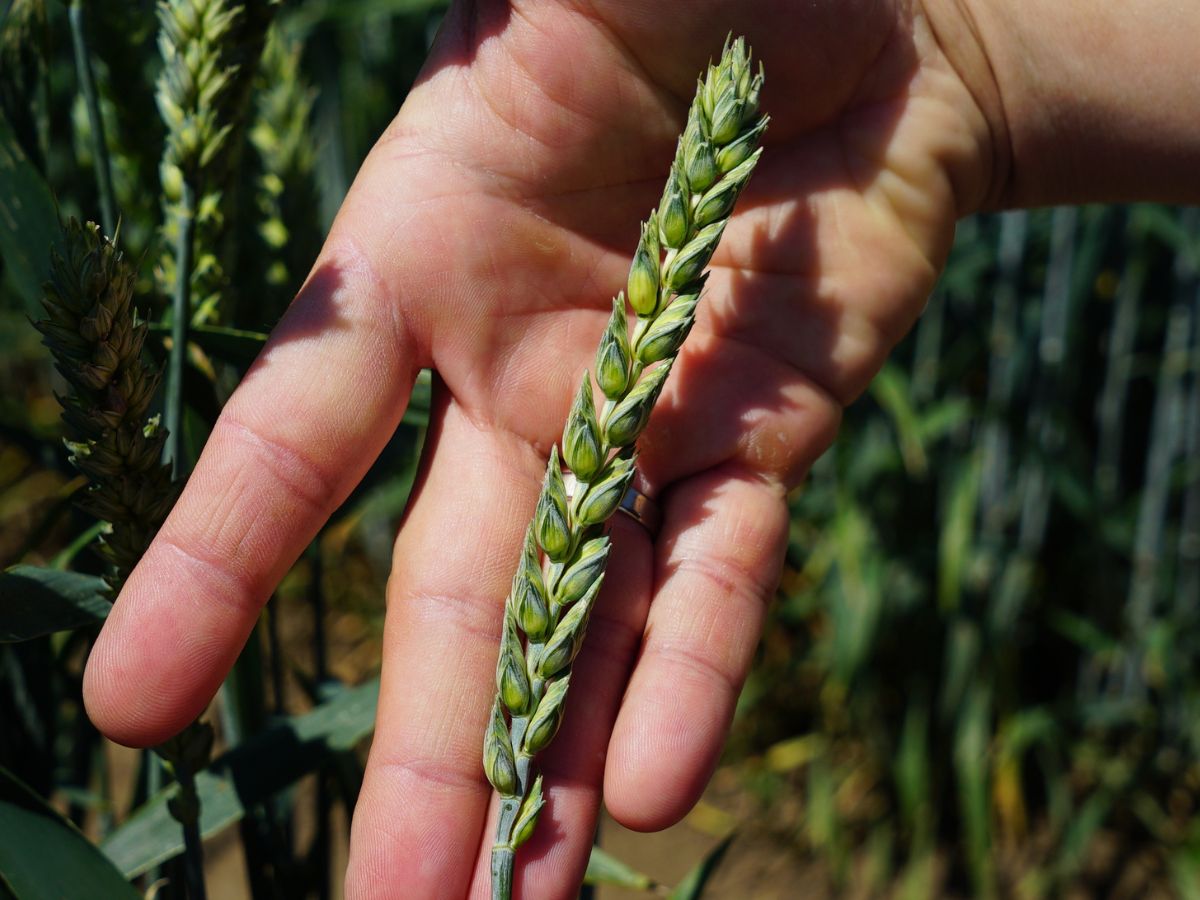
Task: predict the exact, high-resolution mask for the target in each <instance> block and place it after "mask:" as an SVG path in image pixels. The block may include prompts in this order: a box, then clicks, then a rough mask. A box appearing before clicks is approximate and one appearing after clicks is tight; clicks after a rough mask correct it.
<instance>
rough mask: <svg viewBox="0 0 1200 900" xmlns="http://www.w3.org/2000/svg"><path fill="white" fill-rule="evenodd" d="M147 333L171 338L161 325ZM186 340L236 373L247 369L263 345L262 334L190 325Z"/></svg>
mask: <svg viewBox="0 0 1200 900" xmlns="http://www.w3.org/2000/svg"><path fill="white" fill-rule="evenodd" d="M150 330H151V331H153V332H156V333H157V334H159V335H160V336H162V337H163V338H167V337H170V335H171V326H170V325H164V324H162V323H156V324H154V325H151V326H150ZM188 339H189V340H191V342H192V343H193V344H195V345H196V346H197V347H199V348H200V349H201V350H203V351H204V352H205V353H207V354H208V355H209V356H211V357H212V358H213V359H218V360H220V361H221V362H226V363H231V364H232V365H235V366H237V367H238V368H240V369H246V368H249V366H250V364H251V363H252V362H254V360H255V359H256V358H257V357H258V354H259V353H261V352H262V348H263V347H265V346H266V344H267V335H266V333H265V332H262V331H246V330H245V329H242V328H226V327H224V326H221V325H193V326H192V327H191V328H190V329H188Z"/></svg>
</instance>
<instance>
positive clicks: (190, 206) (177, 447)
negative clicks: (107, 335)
mask: <svg viewBox="0 0 1200 900" xmlns="http://www.w3.org/2000/svg"><path fill="white" fill-rule="evenodd" d="M195 196H196V192H195V189H194V188H193V186H192V185H191V183H190V182H187V181H185V182H184V183H183V185H182V187H181V188H180V197H179V202H178V203H176V204H175V207H174V214H175V217H176V232H175V287H174V290H173V291H172V293H171V354H170V356H169V357H168V358H167V388H166V398H165V403H164V407H165V415H166V425H167V443H166V446H165V447H164V448H163V461H164V462H166V463H169V464H170V466H171V475H172V477H174V478H179V477H180V476H181V475H182V474H184V468H185V466H184V460H183V367H184V362H185V361H186V359H187V343H188V331H189V327H188V326H189V325H190V324H191V321H192V315H191V312H192V310H191V306H192V304H191V290H192V278H191V275H192V256H193V254H194V252H195V240H194V232H195V223H196V212H195V207H196V201H195Z"/></svg>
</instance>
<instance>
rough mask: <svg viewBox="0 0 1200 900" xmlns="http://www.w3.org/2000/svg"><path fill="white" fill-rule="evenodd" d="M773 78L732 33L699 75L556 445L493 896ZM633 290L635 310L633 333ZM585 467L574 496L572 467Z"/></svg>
mask: <svg viewBox="0 0 1200 900" xmlns="http://www.w3.org/2000/svg"><path fill="white" fill-rule="evenodd" d="M762 84H763V75H762V71H761V67H760V71H759V72H758V74H754V73H753V72H752V69H751V61H750V54H749V52H748V50H747V49H746V45H745V42H744V41H743V40H742V39H741V38H738V39H737V40H735V41H732V42H727V43H726V46H725V50H724V52H723V53H722V55H721V59H720V62H719V63H717V65H710V66H709V67H708V72H707V73H706V75H705V77H703V78H702V79H701V80H700V83H699V86H698V88H697V91H696V99H695V101H694V102H693V103H692V108H691V110H690V112H689V114H688V121H687V126H686V128H685V130H684V132H683V136H682V137H681V138H680V140H679V145H678V148H677V150H676V153H675V161H674V163H673V165H672V166H671V174H670V177H669V178H668V179H667V185H666V188H665V190H664V191H663V196H662V202H661V203H660V204H659V208H658V209H657V210H655V211H652V212H651V213H650V217H649V219H648V220H647V221H646V222H645V223H644V224H643V225H642V235H641V240H640V241H639V243H638V248H637V252H636V254H635V255H634V259H633V265H632V267H631V268H630V271H629V280H628V284H627V288H626V293H622V294H619V295H618V296H617V298H616V299H615V300H614V301H613V311H612V317H611V318H610V319H609V323H608V327H607V329H606V330H605V332H604V335H603V337H602V338H601V339H600V346H599V349H598V350H597V352H596V361H595V372H596V383H597V384H598V385H599V387H600V391H601V392H602V393H603V395H604V398H605V399H604V404H603V407H602V408H601V409H600V410H599V412H597V409H596V400H595V393H594V389H593V385H592V376H591V374H590V373H589V372H587V371H586V370H585V371H584V373H583V380H582V383H581V384H580V387H579V393H578V394H577V395H576V397H575V402H574V404H573V405H572V407H571V412H570V415H569V416H568V418H567V424H566V428H565V429H564V430H563V437H562V456H561V463H560V457H559V452H558V448H557V447H556V448H554V449H553V450H552V451H551V453H550V462H549V465H548V466H547V469H546V477H545V481H544V483H543V485H542V492H541V496H540V498H539V499H538V504H537V511H536V513H535V515H534V519H533V522H532V524H531V525H530V527H529V530H528V531H527V533H526V537H525V545H524V548H523V549H522V552H521V560H520V563H519V565H518V568H517V573H516V576H515V577H514V578H513V583H512V591H511V593H510V594H509V596H508V599H507V601H506V603H505V610H504V631H503V636H502V640H501V647H500V659H499V663H498V665H497V669H496V698H495V701H494V702H493V704H492V713H491V716H490V717H489V721H488V727H487V731H486V735H485V738H484V749H483V762H484V769H485V771H486V773H487V777H488V780H489V781H491V783H492V785H493V787H495V788H496V790H497V791H498V792H499V794H500V798H501V799H500V816H499V825H498V828H497V833H496V841H495V844H494V845H493V848H492V897H493V898H494V900H507V898H509V897H511V895H512V881H513V865H514V859H515V853H516V849H517V848H518V847H520V846H521V844H523V843H524V842H525V841H527V840H528V839H529V837H530V835H532V833H533V830H534V828H535V826H536V825H537V820H538V815H539V814H540V812H541V810H542V807H543V805H544V803H545V798H544V795H543V790H542V779H541V776H537V777H536V778H535V777H534V774H533V771H532V761H533V757H534V755H535V754H537V753H538V752H540V751H541V750H543V749H545V747H546V746H547V745H548V744H549V743H550V742H551V741H552V740H553V739H554V735H555V734H556V733H557V731H558V728H559V726H560V725H561V723H562V719H563V712H564V709H565V700H566V694H567V688H568V686H569V685H570V681H571V664H572V663H573V662H574V660H575V657H576V655H577V654H578V653H579V649H580V647H581V645H582V643H583V637H584V632H585V630H586V628H587V622H588V617H589V616H590V614H591V611H592V607H593V605H594V604H595V602H596V596H597V594H599V592H600V585H601V583H602V581H603V579H604V569H605V564H606V563H607V560H608V554H609V539H608V537H607V535H605V534H604V533H603V528H604V523H605V522H606V521H607V520H608V518H609V517H610V516H611V515H612V514H613V513H614V512H615V511H616V510H617V507H618V506H619V505H620V502H621V498H622V497H623V496H624V494H625V492H626V490H627V489H628V487H629V484H630V481H631V480H632V478H633V474H634V461H635V452H634V447H633V445H634V442H635V441H636V440H637V438H638V435H640V434H641V432H642V430H643V429H644V428H645V427H646V423H647V421H648V420H649V418H650V411H651V410H652V409H653V407H654V403H655V401H656V400H657V399H658V395H659V393H660V392H661V391H662V388H663V384H664V383H665V382H666V379H667V376H668V374H670V371H671V366H672V364H673V363H674V361H675V357H676V354H677V353H678V352H679V348H680V346H681V345H682V344H683V341H684V339H685V338H686V337H687V335H688V332H689V331H690V330H691V327H692V324H693V322H695V317H696V304H697V303H698V301H699V299H700V293H701V289H702V288H703V286H704V281H705V279H706V277H707V275H706V274H705V271H704V269H705V266H707V265H708V261H709V259H710V258H711V257H712V255H713V251H714V250H716V247H717V243H718V242H719V241H720V239H721V234H722V232H723V231H724V230H725V225H726V224H727V223H728V221H729V216H730V214H731V212H732V211H733V205H734V202H735V201H736V200H737V197H738V194H739V193H740V192H741V190H742V188H743V187H744V186H745V184H746V182H747V180H748V179H749V177H750V173H751V172H752V171H753V170H754V166H755V164H756V163H757V162H758V157H759V154H760V153H761V152H762V151H761V150H760V149H758V142H759V138H760V137H761V136H762V133H763V131H764V129H765V128H766V126H767V119H766V117H765V116H762V117H760V116H759V114H758V98H759V93H760V91H761V90H762ZM626 299H628V302H629V306H630V307H632V309H633V312H634V314H635V316H636V322H635V324H634V326H633V331H632V334H630V330H629V325H628V322H627V313H626ZM564 464H565V466H566V468H567V469H569V470H570V472H571V474H573V475H574V480H575V488H574V490H573V492H572V494H571V496H570V497H568V495H567V488H566V483H565V481H564V478H563V473H562V466H563V465H564Z"/></svg>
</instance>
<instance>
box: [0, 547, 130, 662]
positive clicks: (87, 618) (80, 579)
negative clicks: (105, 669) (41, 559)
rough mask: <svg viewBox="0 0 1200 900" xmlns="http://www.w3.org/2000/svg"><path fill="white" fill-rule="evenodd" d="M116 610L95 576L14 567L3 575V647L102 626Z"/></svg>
mask: <svg viewBox="0 0 1200 900" xmlns="http://www.w3.org/2000/svg"><path fill="white" fill-rule="evenodd" d="M111 608H112V601H110V600H109V599H108V585H106V584H105V583H104V579H103V578H99V577H97V576H95V575H81V574H80V573H78V572H62V571H59V570H57V569H41V568H38V567H37V566H13V567H12V568H11V569H6V570H5V571H4V572H0V643H5V644H11V643H14V642H16V641H29V640H33V639H34V638H39V637H43V636H44V635H47V634H53V633H54V632H56V631H73V630H75V629H77V628H87V627H89V626H93V625H99V624H100V623H101V622H103V621H104V618H105V617H106V616H107V615H108V611H109V609H111Z"/></svg>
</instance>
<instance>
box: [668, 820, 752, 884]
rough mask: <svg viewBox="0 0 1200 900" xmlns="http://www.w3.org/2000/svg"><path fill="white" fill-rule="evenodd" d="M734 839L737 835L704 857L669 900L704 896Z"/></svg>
mask: <svg viewBox="0 0 1200 900" xmlns="http://www.w3.org/2000/svg"><path fill="white" fill-rule="evenodd" d="M734 837H735V834H731V835H729V836H728V837H726V838H725V839H724V840H722V841H721V842H720V843H719V844H717V845H716V846H715V847H713V848H712V849H711V850H709V851H708V853H706V854H705V855H704V858H703V859H702V860H700V862H698V863H696V866H695V868H693V869H692V871H690V872H688V873H687V875H685V876H684V878H683V881H681V882H679V884H678V885H677V886H676V888H675V890H673V891H671V893H670V895H669V896H668V897H667V900H697V898H698V897H701V896H703V895H704V887H705V885H707V884H708V881H709V879H710V878H712V876H713V873H714V872H716V871H717V867H718V866H719V865H721V860H722V859H724V857H725V851H726V850H728V849H729V845H730V844H732V843H733V839H734Z"/></svg>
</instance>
